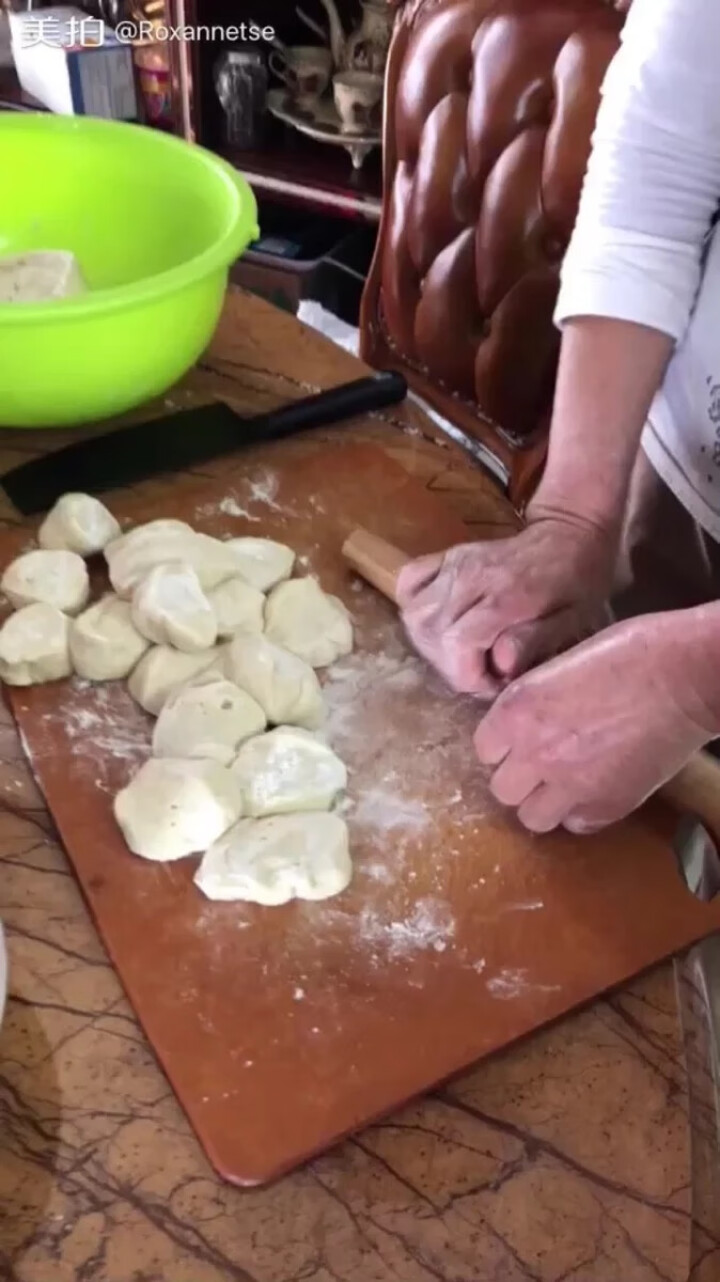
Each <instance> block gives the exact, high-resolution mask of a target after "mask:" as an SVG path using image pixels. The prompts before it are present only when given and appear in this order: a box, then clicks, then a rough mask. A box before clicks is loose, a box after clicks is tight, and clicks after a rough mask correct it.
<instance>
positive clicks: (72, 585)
mask: <svg viewBox="0 0 720 1282" xmlns="http://www.w3.org/2000/svg"><path fill="white" fill-rule="evenodd" d="M0 591H2V592H4V593H5V596H6V597H7V599H8V601H9V602H10V604H11V605H14V606H15V608H16V609H19V608H20V606H22V605H32V604H33V603H34V602H35V601H38V602H40V603H41V604H43V605H54V606H55V609H56V610H62V612H63V614H79V613H80V611H81V610H82V609H84V608H85V606H86V605H87V602H88V597H89V596H90V580H89V578H88V572H87V569H86V566H85V562H84V561H83V559H82V557H81V556H78V554H77V552H48V551H45V550H44V549H43V550H42V551H39V552H25V554H24V555H23V556H19V557H18V558H17V560H16V561H13V562H12V565H9V566H8V568H7V570H6V571H5V573H4V575H3V577H2V580H0Z"/></svg>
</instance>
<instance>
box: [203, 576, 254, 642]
mask: <svg viewBox="0 0 720 1282" xmlns="http://www.w3.org/2000/svg"><path fill="white" fill-rule="evenodd" d="M207 595H208V601H209V602H210V604H211V606H212V608H213V610H214V612H215V619H216V621H217V634H218V637H220V638H221V639H223V640H227V639H228V638H229V637H234V636H235V634H236V633H237V632H262V630H263V627H264V626H265V623H264V616H265V597H264V596H263V594H262V592H259V591H258V589H257V588H253V587H251V586H250V584H249V583H246V582H245V580H244V579H227V580H226V581H225V583H220V584H219V585H218V587H216V588H212V589H211V590H210V591H209V592H208V594H207Z"/></svg>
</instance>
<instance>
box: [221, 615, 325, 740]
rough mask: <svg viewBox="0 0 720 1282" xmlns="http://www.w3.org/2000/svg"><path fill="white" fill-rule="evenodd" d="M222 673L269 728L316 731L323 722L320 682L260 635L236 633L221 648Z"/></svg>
mask: <svg viewBox="0 0 720 1282" xmlns="http://www.w3.org/2000/svg"><path fill="white" fill-rule="evenodd" d="M220 666H221V670H222V672H223V674H224V675H225V676H226V677H227V678H228V679H229V680H230V681H234V682H235V685H238V686H240V689H241V690H247V692H248V694H251V695H252V697H253V699H256V700H257V702H258V703H259V704H260V707H261V708H262V709H263V711H264V713H265V716H266V717H267V719H268V721H269V722H270V724H271V725H276V726H280V725H293V726H303V727H304V728H305V729H306V730H317V729H318V727H319V726H320V725H322V722H323V719H324V712H325V710H324V705H323V697H322V690H321V689H320V683H319V681H318V679H317V677H316V675H315V673H314V672H313V670H312V668H311V667H310V666H309V665H308V664H307V663H303V661H302V659H298V658H297V656H296V655H294V654H290V653H289V652H288V651H287V650H282V649H281V648H280V646H277V645H273V644H272V643H271V642H270V641H268V640H266V638H265V637H263V636H250V635H243V634H240V635H239V636H236V637H235V638H234V640H232V641H231V642H230V643H229V645H226V646H224V647H223V649H222V653H221V661H220Z"/></svg>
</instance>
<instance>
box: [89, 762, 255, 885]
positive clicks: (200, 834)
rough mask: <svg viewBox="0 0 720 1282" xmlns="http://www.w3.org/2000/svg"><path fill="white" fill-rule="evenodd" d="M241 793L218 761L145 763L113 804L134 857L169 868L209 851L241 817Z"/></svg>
mask: <svg viewBox="0 0 720 1282" xmlns="http://www.w3.org/2000/svg"><path fill="white" fill-rule="evenodd" d="M241 805H242V803H241V800H240V792H239V789H238V786H237V783H236V781H235V780H234V779H233V777H232V775H231V774H230V771H229V770H226V769H225V767H224V766H220V765H218V764H217V762H215V761H185V760H183V761H178V760H174V759H170V758H168V757H163V758H162V759H158V758H153V759H151V760H150V761H146V762H145V764H144V765H143V766H141V767H140V769H139V771H138V773H137V774H136V775H135V778H134V779H132V780H131V782H130V783H129V784H128V785H127V787H126V788H123V790H122V792H119V793H118V795H117V797H116V798H115V801H114V804H113V811H114V814H115V818H116V820H117V822H118V824H119V825H120V828H121V829H122V833H123V836H124V838H125V840H126V842H127V844H128V846H129V847H130V849H131V850H132V852H133V854H135V855H142V857H143V859H154V860H157V862H159V863H167V862H168V861H169V860H171V859H182V858H183V857H184V856H185V855H192V854H196V853H197V852H198V851H201V850H206V849H207V847H208V846H209V845H210V843H211V842H213V841H216V840H217V838H218V837H220V836H221V835H222V833H224V832H225V831H226V830H227V829H228V828H229V827H230V825H231V824H234V823H235V821H236V820H237V819H238V818H239V816H240V814H241Z"/></svg>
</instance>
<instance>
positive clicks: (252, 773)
mask: <svg viewBox="0 0 720 1282" xmlns="http://www.w3.org/2000/svg"><path fill="white" fill-rule="evenodd" d="M38 543H39V548H38V549H37V550H34V551H31V552H26V553H24V554H23V555H22V556H19V557H18V558H17V559H16V560H15V561H13V563H12V564H11V565H10V566H8V568H7V569H6V570H5V573H4V575H3V576H2V580H0V589H1V590H2V592H3V593H4V595H5V596H6V597H7V599H8V601H9V602H10V604H11V605H12V606H13V607H14V609H15V613H13V614H11V615H10V616H9V618H8V619H7V620H6V622H5V623H4V625H3V626H2V628H0V677H2V679H3V680H4V681H5V682H7V683H8V684H9V685H16V686H27V685H34V684H37V683H41V682H46V681H56V680H60V679H62V678H64V677H69V676H71V675H72V674H73V673H74V674H76V675H77V676H79V677H81V678H84V679H86V680H88V681H112V680H126V681H127V686H128V690H129V691H130V693H131V695H132V696H133V698H134V699H135V700H136V701H137V702H138V703H139V704H140V705H141V706H142V707H143V708H144V709H145V710H146V712H148V713H150V714H151V715H152V716H153V717H155V718H156V721H155V725H154V730H153V740H152V756H151V758H150V759H149V760H148V761H146V762H145V763H144V765H142V766H141V767H140V769H139V770H138V772H137V774H136V775H135V776H134V778H133V779H131V781H130V783H129V784H128V785H127V786H126V787H125V788H124V789H123V790H122V791H121V792H120V793H118V795H117V796H116V797H115V800H114V813H115V818H116V820H117V822H118V824H119V826H120V828H121V830H122V832H123V835H124V837H125V840H126V842H127V844H128V846H129V847H130V850H131V851H133V853H134V854H136V855H140V856H142V857H143V858H145V859H151V860H156V861H160V862H167V861H169V860H174V859H182V858H184V857H185V856H188V855H193V854H202V855H203V858H202V862H201V863H200V866H199V868H198V870H197V872H196V874H195V883H196V884H197V886H198V887H199V888H200V890H201V891H202V892H203V893H204V894H205V895H206V896H207V897H208V898H210V899H223V900H236V899H242V900H252V901H254V902H257V903H262V904H282V903H287V902H288V900H290V899H293V898H302V899H324V898H327V897H329V896H330V895H336V894H338V893H339V892H340V891H341V890H344V889H345V887H346V886H347V885H348V883H349V881H350V877H351V871H352V869H351V861H350V853H349V846H348V834H347V827H346V824H345V823H344V821H343V820H342V819H341V818H340V817H339V815H338V814H337V813H335V812H334V811H333V806H334V805H335V802H336V801H337V799H338V797H339V796H340V794H341V793H342V791H343V789H344V788H345V786H346V783H347V772H346V769H345V766H344V764H343V762H342V761H341V760H340V759H339V758H338V757H337V756H336V755H335V753H334V752H333V751H332V749H331V748H330V747H329V745H328V744H327V742H326V741H325V739H324V737H323V735H322V726H323V723H324V718H325V709H324V704H323V696H322V690H321V687H320V683H319V681H318V677H317V674H316V671H315V669H317V668H325V667H327V666H328V665H330V664H331V663H333V662H334V661H335V660H336V659H338V658H340V657H342V656H344V655H347V654H349V653H350V651H351V649H352V645H353V630H352V624H351V620H350V616H349V614H348V612H347V610H346V609H345V606H344V605H343V604H342V602H341V601H339V600H338V599H337V598H336V597H332V596H328V595H327V594H326V593H325V592H323V590H322V588H321V587H320V585H319V584H318V583H317V581H316V580H315V579H313V578H311V577H305V578H291V577H290V576H291V574H292V572H293V569H294V565H295V554H294V552H293V551H292V550H291V549H290V548H288V547H286V546H285V545H284V544H280V543H275V542H273V541H272V540H269V539H259V538H238V539H229V540H228V541H227V542H222V541H220V540H218V539H213V538H211V537H210V536H209V535H206V534H201V533H199V532H197V531H196V530H194V529H193V528H192V527H191V526H190V525H187V524H186V523H185V522H183V521H175V520H156V521H151V522H149V524H147V525H140V526H137V527H136V528H134V529H131V530H129V531H128V532H125V533H123V532H122V531H121V528H120V526H119V524H118V522H117V521H116V520H115V518H114V516H113V515H112V514H111V513H110V512H109V511H108V509H107V508H106V507H105V506H104V505H103V504H102V503H100V502H99V501H98V500H97V499H95V498H92V497H91V496H90V495H87V494H65V495H63V497H62V498H61V499H59V500H58V502H57V503H56V505H55V507H54V508H53V509H52V511H51V512H50V513H49V515H48V516H47V517H46V518H45V520H44V522H43V524H42V525H41V527H40V530H39V533H38ZM99 554H102V555H103V556H104V558H105V562H106V565H107V573H108V577H109V580H110V585H111V588H112V590H111V591H110V592H108V593H106V594H105V595H104V596H101V597H100V599H99V600H96V601H94V602H92V603H90V580H89V575H88V570H87V565H86V559H87V558H88V557H93V556H97V555H99Z"/></svg>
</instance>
